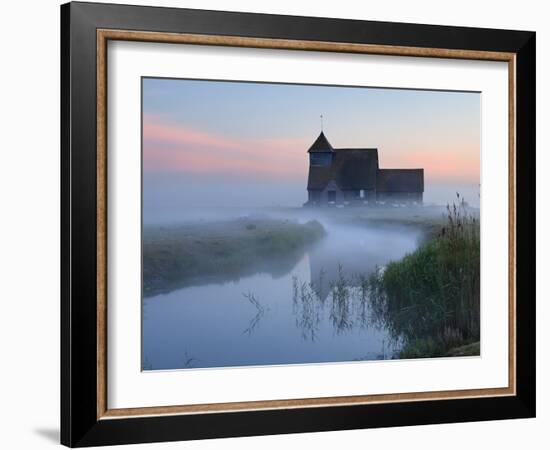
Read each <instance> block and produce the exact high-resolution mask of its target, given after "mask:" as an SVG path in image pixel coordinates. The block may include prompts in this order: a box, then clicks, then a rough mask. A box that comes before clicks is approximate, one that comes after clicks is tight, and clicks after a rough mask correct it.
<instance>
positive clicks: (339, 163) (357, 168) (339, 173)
mask: <svg viewBox="0 0 550 450" xmlns="http://www.w3.org/2000/svg"><path fill="white" fill-rule="evenodd" d="M333 150H334V156H333V158H334V159H333V162H332V165H330V166H310V168H309V177H308V181H307V188H308V189H313V190H317V189H324V188H325V186H326V185H327V183H329V182H330V181H331V180H334V181H335V182H336V184H337V185H338V187H339V188H340V189H342V190H360V189H368V190H372V189H375V188H376V171H377V170H378V150H377V149H375V148H336V149H333Z"/></svg>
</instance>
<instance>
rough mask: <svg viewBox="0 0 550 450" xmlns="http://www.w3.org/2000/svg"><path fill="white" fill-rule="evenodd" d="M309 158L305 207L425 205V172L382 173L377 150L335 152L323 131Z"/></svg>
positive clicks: (390, 171) (398, 171)
mask: <svg viewBox="0 0 550 450" xmlns="http://www.w3.org/2000/svg"><path fill="white" fill-rule="evenodd" d="M308 154H309V175H308V180H307V192H308V201H307V202H306V203H305V205H304V206H347V205H350V206H353V205H357V206H360V205H376V204H379V205H384V204H388V205H392V204H409V205H410V204H421V203H422V196H423V193H424V169H380V167H379V165H378V149H376V148H334V147H332V145H331V144H330V142H329V141H328V139H327V138H326V137H325V135H324V133H323V132H322V131H321V134H320V135H319V137H318V138H317V139H316V140H315V142H314V143H313V144H312V146H311V147H310V148H309V150H308Z"/></svg>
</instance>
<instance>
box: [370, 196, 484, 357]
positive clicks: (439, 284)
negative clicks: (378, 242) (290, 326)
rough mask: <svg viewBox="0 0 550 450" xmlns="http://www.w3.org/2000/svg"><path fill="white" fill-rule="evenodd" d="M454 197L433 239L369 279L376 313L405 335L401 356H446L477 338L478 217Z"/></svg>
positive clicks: (389, 325) (478, 281) (478, 323)
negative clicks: (454, 201) (455, 201)
mask: <svg viewBox="0 0 550 450" xmlns="http://www.w3.org/2000/svg"><path fill="white" fill-rule="evenodd" d="M457 200H458V202H457V203H454V204H453V205H448V206H447V217H446V224H445V225H444V226H443V227H441V229H440V231H439V233H438V235H437V237H436V238H435V239H432V240H430V241H428V242H427V243H425V244H424V245H422V246H421V247H420V248H419V249H417V250H416V251H415V252H413V253H411V254H409V255H407V256H405V258H403V259H402V260H400V261H397V262H392V263H390V264H388V266H387V267H386V268H385V270H384V272H383V273H382V274H380V275H378V276H376V275H375V276H371V278H370V284H371V287H372V294H373V295H372V298H373V303H374V308H375V309H376V311H377V313H378V316H379V317H381V318H382V319H381V320H383V321H384V323H385V325H386V326H387V327H388V328H390V330H391V332H392V334H393V335H394V336H399V335H401V336H403V337H404V339H405V342H406V345H405V347H404V348H403V350H402V351H401V355H400V357H401V358H417V357H434V356H445V355H446V354H448V353H449V352H450V351H451V350H452V349H453V348H455V347H459V346H465V345H467V344H471V343H473V342H476V341H479V333H480V332H479V327H480V311H479V308H480V260H479V257H480V247H479V244H480V239H479V220H478V219H477V218H476V217H475V216H474V215H471V214H469V213H468V209H467V206H466V204H465V203H464V200H463V199H461V198H460V197H459V196H458V194H457Z"/></svg>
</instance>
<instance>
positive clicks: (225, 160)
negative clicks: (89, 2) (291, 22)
mask: <svg viewBox="0 0 550 450" xmlns="http://www.w3.org/2000/svg"><path fill="white" fill-rule="evenodd" d="M141 131H142V136H141V143H142V149H141V150H142V217H141V219H142V229H141V231H142V233H141V236H142V242H141V244H142V253H141V255H142V264H141V268H142V289H141V291H142V304H141V321H142V323H141V352H142V355H141V369H142V371H158V370H184V369H206V368H229V367H243V366H272V365H293V364H330V363H332V364H334V363H365V362H369V361H378V360H403V359H416V358H441V357H445V358H458V357H479V356H480V348H481V345H482V343H481V337H480V220H481V217H482V215H481V207H480V206H481V200H482V199H481V194H480V192H481V189H480V188H481V180H480V159H481V93H480V92H474V91H450V90H427V89H423V90H421V89H398V88H380V87H376V86H336V85H313V84H291V83H269V82H255V81H243V80H209V79H208V80H207V79H178V78H158V77H146V76H144V77H142V78H141Z"/></svg>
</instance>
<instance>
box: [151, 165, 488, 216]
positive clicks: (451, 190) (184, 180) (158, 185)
mask: <svg viewBox="0 0 550 450" xmlns="http://www.w3.org/2000/svg"><path fill="white" fill-rule="evenodd" d="M457 192H458V193H459V194H460V196H461V197H462V198H464V200H465V201H466V202H467V204H468V205H469V206H471V207H472V208H473V209H474V210H475V209H477V208H479V186H464V185H463V186H449V185H435V184H431V185H426V187H425V192H424V205H423V206H415V207H404V206H403V205H386V206H385V207H345V208H303V207H302V205H303V204H304V203H305V201H306V200H307V191H306V186H305V182H290V181H277V182H276V181H272V180H267V181H263V180H253V181H250V180H235V179H231V180H229V179H223V177H220V178H215V177H209V179H207V180H205V179H202V178H200V179H199V178H198V177H197V176H193V175H188V176H186V175H181V174H179V175H173V174H164V175H158V174H157V175H146V176H144V179H143V223H144V225H145V226H148V225H153V226H154V225H170V224H178V223H185V222H200V221H225V220H231V219H235V218H241V217H255V216H257V217H272V218H277V219H293V220H298V221H300V222H302V221H308V220H312V219H316V220H319V221H321V222H332V221H333V220H335V219H336V220H338V219H346V218H348V219H349V218H356V217H363V218H374V219H377V220H383V219H388V220H390V221H400V220H408V219H410V218H411V217H415V218H416V219H418V220H422V218H429V217H434V216H441V214H444V212H445V205H446V204H452V203H453V202H455V203H456V202H457V197H456V193H457Z"/></svg>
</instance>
